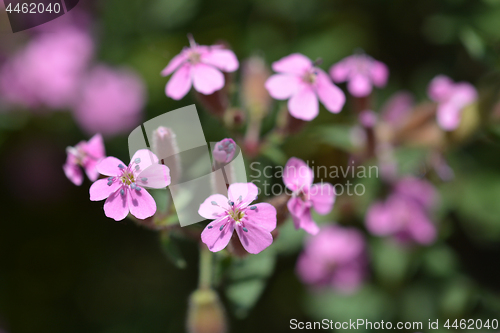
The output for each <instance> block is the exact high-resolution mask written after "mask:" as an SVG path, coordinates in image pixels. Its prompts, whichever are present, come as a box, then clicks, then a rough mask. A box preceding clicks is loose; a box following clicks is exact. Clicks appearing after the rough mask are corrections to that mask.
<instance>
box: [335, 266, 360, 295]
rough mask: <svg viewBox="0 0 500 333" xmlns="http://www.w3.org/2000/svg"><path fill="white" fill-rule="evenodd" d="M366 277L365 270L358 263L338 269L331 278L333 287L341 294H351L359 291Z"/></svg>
mask: <svg viewBox="0 0 500 333" xmlns="http://www.w3.org/2000/svg"><path fill="white" fill-rule="evenodd" d="M359 260H360V259H358V261H359ZM365 275H366V274H365V268H364V267H363V265H361V264H359V263H358V262H357V261H356V262H353V263H351V264H349V265H343V266H340V267H338V268H337V269H336V270H335V272H334V273H333V275H332V277H331V285H332V287H333V288H335V289H336V290H337V291H339V292H342V293H345V294H350V293H353V292H355V291H356V290H357V289H359V287H360V285H361V284H362V283H363V280H364V278H365Z"/></svg>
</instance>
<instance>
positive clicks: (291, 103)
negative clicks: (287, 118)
mask: <svg viewBox="0 0 500 333" xmlns="http://www.w3.org/2000/svg"><path fill="white" fill-rule="evenodd" d="M272 67H273V70H274V71H275V72H278V74H275V75H272V76H271V77H270V78H269V79H268V80H267V81H266V88H267V90H268V91H269V94H270V95H271V97H273V98H275V99H288V110H289V111H290V114H291V115H292V116H294V117H295V118H298V119H303V120H312V119H314V118H316V116H317V115H318V113H319V104H318V98H319V100H320V101H321V103H323V105H324V106H325V108H326V109H327V110H328V111H330V112H333V113H339V112H340V111H341V110H342V107H343V106H344V103H345V95H344V93H343V92H342V90H340V89H339V88H338V87H337V86H336V85H334V84H333V83H332V82H331V80H330V78H329V77H328V75H327V74H326V73H325V72H324V71H323V70H321V69H319V68H317V67H315V66H314V64H313V62H312V61H311V60H310V59H309V58H308V57H306V56H304V55H302V54H300V53H293V54H290V55H289V56H286V57H284V58H282V59H280V60H278V61H276V62H274V63H273V66H272Z"/></svg>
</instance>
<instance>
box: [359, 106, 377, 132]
mask: <svg viewBox="0 0 500 333" xmlns="http://www.w3.org/2000/svg"><path fill="white" fill-rule="evenodd" d="M358 119H359V122H360V124H361V125H362V126H363V127H367V128H372V127H374V126H375V125H376V124H377V114H376V113H375V112H373V111H372V110H363V111H361V112H360V113H359V117H358Z"/></svg>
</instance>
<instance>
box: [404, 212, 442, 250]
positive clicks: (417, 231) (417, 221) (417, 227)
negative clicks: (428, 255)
mask: <svg viewBox="0 0 500 333" xmlns="http://www.w3.org/2000/svg"><path fill="white" fill-rule="evenodd" d="M412 216H413V218H412V219H411V220H410V222H409V223H408V232H409V233H410V235H411V236H412V238H413V239H414V240H415V241H416V242H418V243H420V244H426V245H427V244H431V243H433V242H434V241H435V240H436V236H437V232H436V227H435V226H434V224H433V223H432V222H431V221H430V220H429V219H428V218H427V216H426V215H425V214H424V213H423V212H422V211H417V210H414V211H413V214H412Z"/></svg>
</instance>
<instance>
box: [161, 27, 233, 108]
mask: <svg viewBox="0 0 500 333" xmlns="http://www.w3.org/2000/svg"><path fill="white" fill-rule="evenodd" d="M189 42H190V47H188V48H184V49H183V50H182V51H181V53H179V54H178V55H176V56H175V57H173V58H172V60H170V62H169V63H168V65H167V67H165V69H163V71H162V72H161V74H162V75H163V76H167V75H170V74H172V73H174V71H175V73H174V74H173V75H172V77H171V78H170V81H169V82H168V83H167V86H166V89H165V93H166V94H167V96H168V97H171V98H173V99H176V100H179V99H181V98H182V97H184V96H185V95H186V94H187V93H188V91H189V90H190V89H191V85H193V86H194V89H195V90H196V91H198V92H200V93H202V94H205V95H210V94H212V93H214V92H215V91H217V90H220V89H222V87H224V82H225V80H224V75H223V74H222V73H221V70H222V71H224V72H234V71H235V70H237V69H238V67H239V63H238V59H237V58H236V55H235V54H234V53H233V51H231V50H228V49H224V48H223V46H222V45H212V46H205V45H198V44H196V42H195V41H194V40H193V38H192V37H191V36H190V38H189Z"/></svg>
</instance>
